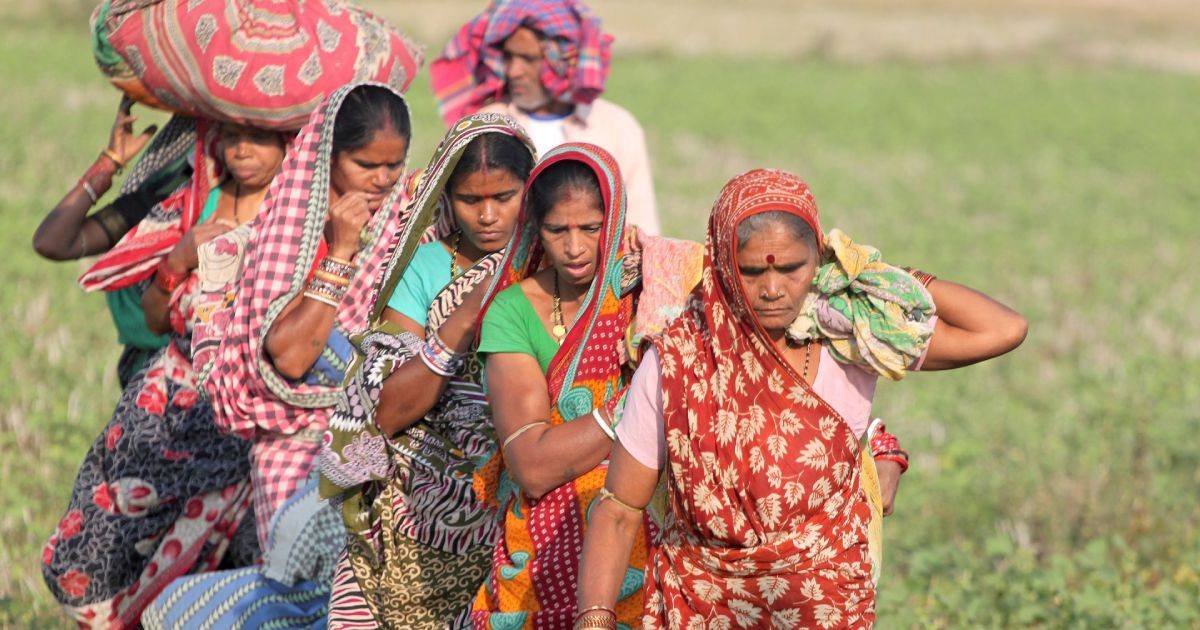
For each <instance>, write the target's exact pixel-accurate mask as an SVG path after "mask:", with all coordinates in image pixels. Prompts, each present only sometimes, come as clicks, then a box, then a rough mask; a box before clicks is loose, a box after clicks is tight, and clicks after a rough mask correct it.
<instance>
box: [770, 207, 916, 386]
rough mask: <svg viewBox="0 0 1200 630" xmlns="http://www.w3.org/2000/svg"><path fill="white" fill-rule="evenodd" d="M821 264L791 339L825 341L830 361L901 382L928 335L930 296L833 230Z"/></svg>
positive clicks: (870, 249)
mask: <svg viewBox="0 0 1200 630" xmlns="http://www.w3.org/2000/svg"><path fill="white" fill-rule="evenodd" d="M825 242H826V248H825V260H826V261H827V262H825V264H823V265H821V268H820V269H818V270H817V274H816V277H815V278H813V290H811V291H809V294H808V297H807V298H806V301H805V304H804V309H803V311H802V312H801V314H800V316H799V317H797V318H796V321H795V322H793V323H792V325H791V326H790V327H788V332H787V334H788V336H789V337H791V338H793V339H796V340H797V341H805V340H807V339H812V338H818V337H819V338H823V339H828V340H829V349H830V352H831V353H832V354H833V357H834V358H835V359H837V360H838V361H841V362H842V363H853V364H856V365H861V366H865V367H868V368H870V369H871V370H873V371H875V372H877V373H878V374H879V375H880V376H886V377H887V378H890V379H892V380H900V379H902V378H904V374H905V372H906V371H907V370H908V369H909V367H910V366H912V365H913V364H915V363H916V362H917V361H918V360H919V359H920V358H921V357H922V356H923V355H924V354H925V349H926V348H927V347H928V346H929V340H930V339H931V338H932V337H933V325H934V320H933V316H934V315H935V314H936V309H935V307H934V304H933V297H932V296H931V295H930V294H929V290H928V289H926V288H925V287H924V286H923V285H922V284H921V283H920V282H918V281H917V279H916V278H914V277H913V276H912V275H911V274H909V273H908V272H907V271H904V270H903V269H900V268H899V267H893V266H892V265H889V264H887V263H885V262H883V261H882V260H881V259H880V258H881V257H880V254H879V250H878V249H875V248H874V247H871V246H870V245H861V244H858V243H855V242H853V241H852V240H851V239H850V237H849V236H846V234H845V233H843V232H842V231H841V230H838V229H834V230H832V231H830V232H829V235H828V236H827V237H826V239H825Z"/></svg>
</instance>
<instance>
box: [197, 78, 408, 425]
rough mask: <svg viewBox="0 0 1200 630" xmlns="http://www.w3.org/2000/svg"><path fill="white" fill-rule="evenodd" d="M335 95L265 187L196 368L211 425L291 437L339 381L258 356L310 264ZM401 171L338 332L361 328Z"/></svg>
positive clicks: (364, 252) (320, 413)
mask: <svg viewBox="0 0 1200 630" xmlns="http://www.w3.org/2000/svg"><path fill="white" fill-rule="evenodd" d="M360 85H379V86H380V87H384V88H386V89H388V90H390V91H392V93H393V94H395V95H396V96H397V98H401V99H403V97H402V96H401V95H400V94H399V93H397V92H395V91H394V90H391V88H389V87H387V86H384V85H382V84H358V85H347V86H344V87H342V88H341V89H339V90H337V91H336V92H334V93H333V94H332V95H330V97H329V98H328V99H327V100H326V101H325V103H324V104H323V105H322V106H321V107H320V108H318V109H317V110H316V111H315V112H313V115H312V117H311V118H309V121H308V124H307V125H305V127H304V128H303V129H301V130H300V133H299V135H298V136H297V138H296V141H295V142H294V143H293V145H292V150H291V151H290V152H289V153H288V157H287V160H286V161H285V162H284V164H283V170H282V172H281V173H280V174H279V176H277V177H276V178H275V181H274V182H273V183H272V184H271V188H270V189H269V190H268V192H267V196H266V198H265V199H264V200H263V207H262V211H261V212H260V214H259V216H258V218H257V219H256V222H257V224H258V225H257V226H256V228H255V232H254V235H253V236H252V238H251V240H250V242H249V244H248V245H247V247H246V253H245V258H244V263H243V266H242V272H241V275H240V278H239V279H238V280H237V281H236V282H237V287H236V293H237V297H236V299H235V300H234V302H233V306H232V307H231V309H232V313H231V315H230V319H229V324H228V329H227V331H226V333H225V335H224V338H223V339H222V340H221V343H220V347H219V349H218V350H217V352H216V353H215V358H214V360H213V364H212V365H211V366H199V367H200V369H201V376H200V378H201V380H202V381H203V384H204V389H205V390H206V391H207V392H208V394H209V395H210V396H211V397H212V402H213V408H214V409H215V410H216V416H217V423H218V424H220V425H222V426H223V427H225V428H226V429H227V430H230V431H239V432H245V431H249V430H253V429H261V430H266V431H273V432H278V433H283V434H292V433H295V432H297V431H299V430H302V429H305V428H308V427H324V424H325V419H326V416H327V414H328V412H329V408H330V407H331V406H332V405H333V404H334V403H335V402H336V400H337V398H338V396H340V394H341V391H342V389H341V387H330V386H325V385H315V384H310V383H297V382H295V381H291V380H289V379H286V378H284V377H283V376H282V375H281V374H279V372H278V371H276V369H275V367H274V365H273V364H272V362H271V359H270V358H269V357H268V356H267V354H266V349H265V346H266V339H267V333H268V332H269V331H270V330H271V326H272V325H274V324H275V322H276V321H277V320H278V318H279V315H280V313H281V312H282V311H283V309H284V308H285V307H286V306H287V305H288V304H290V303H291V302H292V300H293V299H295V298H296V296H297V295H300V293H301V292H303V291H304V287H305V284H306V283H307V281H308V276H309V272H310V270H311V269H312V267H313V265H314V264H315V262H316V258H317V254H318V248H319V247H320V245H321V243H322V238H323V233H324V229H325V223H326V219H327V217H328V215H329V174H330V170H331V162H332V152H333V150H332V147H333V128H334V121H335V119H336V118H337V113H338V110H339V109H340V108H341V105H342V102H343V100H344V99H345V97H346V95H347V94H349V93H350V91H351V90H353V89H354V88H356V87H359V86H360ZM404 182H405V178H404V177H401V178H400V179H399V180H398V181H397V183H396V185H395V186H394V187H393V189H392V192H391V193H390V194H389V195H388V197H387V199H386V200H385V201H384V203H383V205H382V206H381V207H380V209H379V210H378V211H377V212H376V213H375V215H374V216H373V217H372V218H371V221H370V222H369V223H368V224H367V227H366V230H365V235H366V237H367V238H366V239H365V243H364V245H363V246H362V249H360V250H359V253H358V255H357V256H356V257H355V260H356V262H357V263H358V271H357V272H356V273H355V274H354V278H353V279H352V281H351V283H350V286H349V288H348V290H347V291H346V295H345V297H344V298H343V299H342V301H341V304H340V305H339V306H338V310H337V319H336V321H335V327H336V328H337V329H339V330H341V331H342V332H344V333H350V332H354V331H359V330H362V329H364V328H365V327H366V324H367V318H368V315H369V314H370V310H371V305H372V304H373V302H374V299H373V292H374V288H375V287H376V285H377V284H378V281H379V278H380V275H381V274H382V271H383V269H384V267H385V263H386V252H387V250H388V244H389V241H390V240H391V237H392V235H393V234H394V233H395V231H396V229H397V227H398V220H399V217H400V215H401V209H402V207H403V204H404V203H405V201H406V200H405V196H404V188H405V184H404Z"/></svg>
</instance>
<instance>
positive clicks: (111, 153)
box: [101, 148, 125, 171]
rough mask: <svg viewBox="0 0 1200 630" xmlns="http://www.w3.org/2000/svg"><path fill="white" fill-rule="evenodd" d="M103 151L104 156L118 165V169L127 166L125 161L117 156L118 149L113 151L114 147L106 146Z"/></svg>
mask: <svg viewBox="0 0 1200 630" xmlns="http://www.w3.org/2000/svg"><path fill="white" fill-rule="evenodd" d="M101 153H102V154H103V155H104V156H106V157H108V159H110V160H112V161H113V164H116V165H117V170H118V171H119V170H121V169H123V168H125V163H124V162H122V161H121V159H120V158H119V157H117V152H116V151H113V150H112V149H109V148H105V149H104V150H103V151H101Z"/></svg>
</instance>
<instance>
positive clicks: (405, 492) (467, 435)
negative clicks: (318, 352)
mask: <svg viewBox="0 0 1200 630" xmlns="http://www.w3.org/2000/svg"><path fill="white" fill-rule="evenodd" d="M496 133H499V134H506V135H510V136H513V137H515V138H517V139H519V140H520V141H521V142H522V143H523V144H524V145H525V147H526V148H527V149H528V150H529V152H530V154H533V152H534V149H533V144H532V142H530V140H529V139H528V137H527V136H526V135H525V132H524V131H523V130H522V129H521V128H520V126H518V125H517V124H516V123H515V122H514V121H513V120H512V119H510V118H508V117H507V116H503V115H499V114H476V115H473V116H469V117H467V118H464V119H462V120H460V121H458V123H456V124H455V125H454V126H453V127H452V128H451V129H450V131H449V132H448V133H447V134H446V137H445V138H444V139H443V140H442V142H441V143H440V144H439V145H438V147H437V149H436V150H435V152H434V155H433V158H432V159H431V160H430V162H429V166H428V167H427V168H426V169H425V171H424V172H423V174H422V176H421V178H420V183H419V184H418V185H417V189H416V193H415V196H414V199H413V202H412V204H411V205H410V206H409V207H408V209H407V210H406V211H405V213H404V215H403V217H402V220H401V227H400V229H399V230H398V232H397V233H396V236H395V238H394V239H393V242H392V246H391V249H390V251H389V252H388V254H387V255H386V260H388V263H387V269H386V271H385V272H384V274H383V277H382V279H381V280H380V287H381V288H380V290H379V291H378V292H377V294H376V296H375V303H374V306H373V308H372V309H371V316H370V320H371V324H370V329H369V330H368V331H367V332H365V333H363V334H362V335H356V336H354V337H353V338H352V341H353V344H354V348H355V358H354V363H353V365H352V366H351V368H350V370H349V378H348V380H347V384H346V396H345V398H344V399H343V400H342V402H341V403H340V404H339V405H338V407H337V410H336V411H335V412H334V414H333V416H332V417H331V418H330V422H329V431H328V432H327V433H326V436H325V439H324V441H323V444H322V447H321V456H320V457H321V474H322V492H323V494H324V495H325V496H326V497H328V498H329V499H330V501H331V502H332V503H334V504H335V505H338V506H339V507H340V509H341V512H342V517H343V519H344V521H345V524H346V527H347V529H348V531H349V533H350V538H349V542H348V544H347V548H346V551H345V553H344V554H343V556H342V558H341V560H340V562H339V563H338V569H337V575H336V576H335V579H334V591H333V597H332V602H331V610H330V615H329V621H330V624H331V625H332V626H339V625H345V626H348V627H355V628H374V627H395V628H400V627H404V628H443V627H446V626H448V625H461V623H462V618H463V617H465V613H466V612H467V611H468V609H469V605H470V602H471V597H472V596H473V595H474V594H475V591H476V589H477V588H478V587H479V583H480V582H481V581H482V580H483V577H484V573H485V572H486V570H487V567H488V566H489V557H490V553H491V549H492V546H493V545H494V544H495V542H496V540H497V537H498V536H499V533H500V521H499V518H498V510H497V509H496V508H495V506H494V505H489V504H487V503H485V502H483V501H481V500H480V499H479V498H478V497H477V496H476V494H475V491H474V483H473V480H474V477H475V475H476V473H477V472H478V471H477V467H478V466H479V464H480V463H482V462H485V461H487V460H488V459H490V458H491V457H492V456H493V455H494V454H495V452H496V436H495V430H494V428H493V427H492V422H491V415H490V410H489V408H488V405H487V400H486V398H485V397H484V395H483V389H482V386H481V380H482V371H481V366H480V364H479V361H478V359H477V358H476V357H475V356H474V355H470V356H468V357H467V358H466V360H465V361H464V362H463V365H462V367H461V368H460V369H459V370H458V373H456V374H455V375H454V376H452V377H451V378H450V380H449V382H448V384H447V386H446V390H445V392H444V393H443V395H442V397H441V398H440V399H439V400H438V402H437V403H436V404H435V405H434V407H433V408H432V409H430V410H429V412H428V413H427V414H426V415H425V416H424V418H422V419H421V420H420V421H418V422H417V423H415V424H414V425H412V426H410V427H408V428H406V429H404V430H403V431H401V432H400V433H399V434H398V435H396V436H394V437H389V436H386V435H384V433H383V432H382V431H380V429H379V427H378V426H377V425H376V423H375V414H376V410H377V408H378V405H379V397H380V393H381V391H382V389H383V383H384V380H385V379H387V378H388V376H390V375H391V374H392V372H394V371H395V370H396V369H397V368H399V367H400V366H401V365H403V364H405V363H407V362H408V361H411V360H414V358H415V356H416V354H417V353H418V352H419V347H420V344H421V343H423V341H422V340H421V339H420V338H419V337H417V336H416V335H413V334H412V333H409V332H405V331H401V330H399V328H398V327H397V326H395V325H394V324H391V323H390V322H387V321H386V320H384V319H383V313H384V309H385V308H386V307H387V304H388V300H389V298H390V296H391V295H392V293H393V292H394V291H395V290H396V287H397V286H399V283H400V279H401V277H402V276H403V275H404V274H405V272H406V270H407V269H408V263H409V261H411V260H412V257H413V254H414V252H415V251H416V250H417V248H418V246H419V245H421V244H422V243H425V242H429V241H432V240H437V239H442V238H445V237H447V236H449V235H450V234H451V233H452V232H453V231H454V230H456V229H458V227H457V224H456V222H455V219H454V213H453V211H452V209H451V207H450V201H449V197H448V195H447V192H446V187H447V183H448V181H449V178H450V176H451V174H452V173H453V172H454V169H455V167H456V166H457V165H458V162H459V159H460V158H461V157H462V154H463V152H464V151H465V150H466V148H467V146H468V145H469V144H470V143H471V142H472V141H474V140H475V139H477V138H479V137H481V136H483V135H485V134H496ZM499 262H500V255H499V254H492V255H490V256H487V257H485V258H484V259H483V260H481V261H480V262H479V263H477V264H476V265H475V266H473V267H472V268H471V269H468V270H467V271H466V272H464V273H463V274H462V275H461V276H459V277H458V278H454V279H452V280H451V282H450V284H449V285H447V286H446V287H445V288H444V289H442V290H441V291H440V292H439V293H438V295H437V297H436V298H435V299H434V300H433V303H432V304H429V305H427V307H428V309H429V310H428V317H427V325H426V328H425V330H426V337H428V336H429V335H431V334H433V333H434V332H436V331H437V330H438V329H439V328H440V327H441V325H442V324H443V323H444V322H445V321H446V319H447V318H448V317H449V316H450V315H451V314H452V313H454V311H455V310H457V308H458V307H459V306H461V304H462V302H463V300H464V299H465V296H466V294H467V292H468V290H470V289H471V288H472V287H475V286H477V285H479V284H480V283H481V282H484V281H485V280H486V279H487V278H489V277H491V274H492V272H493V271H494V270H495V269H496V268H497V266H498V265H499ZM477 290H482V289H477Z"/></svg>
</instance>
